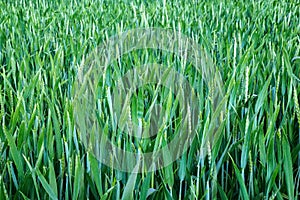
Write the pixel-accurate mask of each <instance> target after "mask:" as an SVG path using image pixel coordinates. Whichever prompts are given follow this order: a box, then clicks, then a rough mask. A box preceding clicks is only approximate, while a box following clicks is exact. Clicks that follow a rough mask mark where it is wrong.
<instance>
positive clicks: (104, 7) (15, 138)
mask: <svg viewBox="0 0 300 200" xmlns="http://www.w3.org/2000/svg"><path fill="white" fill-rule="evenodd" d="M149 27H157V28H164V29H169V30H177V31H180V32H182V33H183V34H185V35H187V36H188V37H191V38H193V39H194V40H195V41H196V42H197V43H198V44H199V45H200V46H201V47H202V48H203V49H205V51H206V52H207V53H208V54H209V56H210V57H211V58H212V62H213V64H214V66H215V67H216V68H217V69H218V71H219V72H220V74H221V77H222V81H223V87H224V88H223V90H224V94H226V95H225V97H224V98H227V99H226V104H225V107H226V109H225V110H226V111H225V113H222V117H220V119H221V121H220V126H219V129H218V133H219V134H218V136H219V137H216V138H215V142H214V143H213V144H211V143H204V142H203V140H204V138H205V137H206V136H207V134H206V131H207V126H208V125H209V124H210V123H211V119H212V117H213V114H214V113H212V112H210V111H212V108H211V102H210V100H209V99H210V92H211V91H209V90H208V89H207V86H206V83H205V82H203V78H202V76H201V74H199V73H195V72H194V71H193V70H191V66H190V65H189V64H182V62H186V61H185V60H183V61H182V59H179V58H176V56H173V55H172V54H170V53H168V52H163V51H160V50H134V51H132V52H129V53H128V54H126V55H124V56H123V57H122V58H121V59H119V60H118V61H115V62H112V63H111V70H109V71H107V72H106V73H107V75H106V76H107V77H108V78H107V80H106V82H105V83H103V82H102V83H100V84H102V85H104V86H103V87H102V88H103V90H101V91H100V92H99V95H100V96H101V97H100V98H101V99H102V100H103V101H102V100H101V103H100V104H101V106H102V112H101V113H100V114H99V121H100V122H101V123H102V125H104V127H105V128H106V129H105V130H106V131H107V132H108V134H109V135H110V138H111V140H114V142H115V143H116V144H118V142H119V140H118V139H117V138H121V139H120V141H123V143H122V145H120V147H122V148H124V149H127V150H131V151H135V150H136V149H137V148H141V149H142V151H150V150H151V148H149V145H150V146H151V144H152V143H154V144H155V145H158V146H159V147H161V145H162V144H163V143H166V142H168V141H170V140H171V139H172V135H173V132H176V124H178V122H177V121H176V120H175V119H176V117H175V115H176V114H178V112H176V111H174V110H172V113H171V114H170V116H168V117H170V118H172V117H173V119H174V121H175V122H172V123H171V124H175V125H174V126H175V128H174V127H173V128H170V129H168V134H166V135H165V138H163V137H160V136H158V137H156V138H155V137H154V138H151V139H150V141H146V142H145V143H142V144H139V140H136V139H132V138H130V137H129V136H123V135H122V134H120V133H119V132H117V131H115V129H114V124H113V120H112V115H110V110H109V104H110V103H109V102H108V101H109V100H108V98H107V94H108V92H109V88H113V87H115V86H116V83H114V80H115V79H114V77H117V76H119V75H123V74H125V73H126V71H128V70H129V69H131V68H132V67H133V64H132V63H135V64H142V63H144V62H146V61H147V62H150V61H156V62H158V63H160V64H162V65H164V66H171V65H170V63H175V64H174V65H172V66H175V67H174V68H175V69H176V70H177V71H179V72H180V73H182V74H183V76H185V77H186V79H187V80H189V81H190V82H192V81H194V80H198V82H197V81H194V82H192V86H193V87H196V88H197V91H198V93H199V94H200V95H199V102H200V103H199V119H198V127H197V131H196V137H195V138H194V141H193V143H192V144H191V146H190V148H189V149H188V150H187V151H186V152H185V153H184V154H183V155H182V156H181V157H180V158H179V159H178V160H176V161H175V162H173V163H172V164H170V165H168V166H166V167H165V168H162V169H159V170H156V171H153V172H147V171H145V172H142V173H130V172H122V171H119V170H116V169H112V168H111V167H110V166H106V165H103V164H102V163H101V162H99V160H97V157H96V156H95V155H94V154H93V152H91V151H90V150H89V149H88V148H87V146H85V145H84V144H83V141H82V139H81V133H80V130H78V128H77V126H76V120H75V118H74V102H73V101H74V87H75V86H74V85H75V82H76V80H77V76H78V69H79V68H80V66H81V65H82V63H84V61H85V60H86V59H87V57H88V56H89V54H90V53H91V52H92V51H93V50H94V49H95V48H97V47H98V46H99V45H101V44H102V43H103V42H104V41H106V40H107V39H108V38H109V37H111V36H114V35H116V34H120V33H122V32H124V31H127V30H131V29H135V28H149ZM299 84H300V3H299V1H297V0H291V1H275V0H266V1H263V0H258V1H246V2H244V1H241V0H237V1H229V0H225V1H224V0H215V1H196V0H192V1H184V0H182V1H181V0H175V1H170V2H169V1H165V0H163V1H154V2H150V1H142V0H134V1H132V2H131V1H125V0H124V1H120V2H118V3H116V2H109V1H104V0H83V1H77V0H74V1H68V0H59V1H49V2H48V1H46V0H36V1H33V0H28V1H26V0H20V1H10V0H8V1H1V2H0V122H1V125H0V199H100V198H101V199H234V198H235V199H290V200H292V199H299V198H300V107H299V103H300V87H299ZM108 86H109V87H108ZM155 91H158V93H159V95H158V98H157V99H156V101H157V102H156V103H157V104H160V105H164V104H168V102H173V103H174V102H175V100H176V97H175V96H173V95H169V93H167V92H166V90H164V89H159V88H158V87H156V86H155V85H154V86H153V85H152V86H151V85H149V86H144V87H143V88H142V89H139V90H138V92H137V93H136V94H135V96H134V97H133V98H132V102H133V103H132V104H135V105H136V106H135V107H136V109H133V110H132V111H131V116H132V120H136V119H137V118H140V119H141V120H143V123H144V121H146V120H145V115H146V111H147V109H148V107H149V105H148V104H149V102H148V100H149V99H153V93H154V92H155ZM212 92H213V91H212ZM147 106H148V107H147ZM172 131H173V132H172ZM162 138H163V139H162ZM145 144H146V145H145ZM203 145H204V146H205V147H206V150H207V154H206V156H202V151H200V149H201V147H203Z"/></svg>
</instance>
